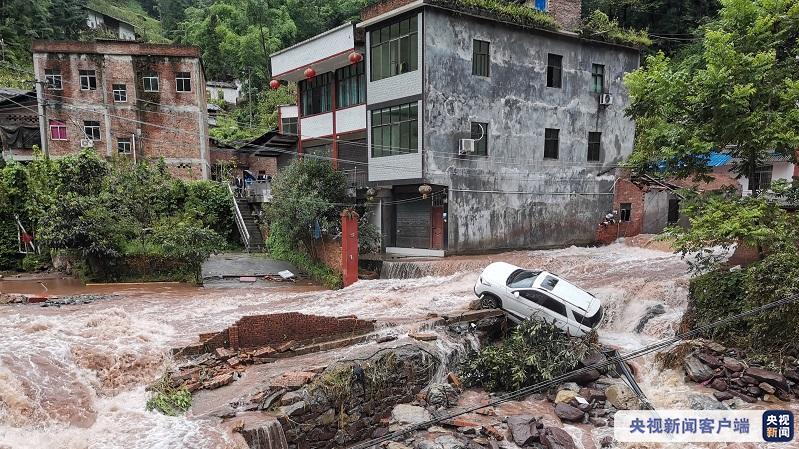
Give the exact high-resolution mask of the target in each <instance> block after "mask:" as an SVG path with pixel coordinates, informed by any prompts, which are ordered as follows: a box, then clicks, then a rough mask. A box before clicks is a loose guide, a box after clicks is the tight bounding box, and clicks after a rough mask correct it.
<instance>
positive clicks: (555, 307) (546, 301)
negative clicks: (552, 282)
mask: <svg viewBox="0 0 799 449" xmlns="http://www.w3.org/2000/svg"><path fill="white" fill-rule="evenodd" d="M519 296H521V297H522V298H525V299H528V300H530V301H532V302H534V303H536V304H538V305H539V306H541V307H545V308H547V309H549V310H551V311H553V312H555V313H557V314H558V315H560V316H563V317H567V316H568V315H566V306H564V305H563V304H561V303H560V302H558V301H556V300H555V299H553V298H551V297H549V296H547V295H545V294H543V293H541V292H538V291H535V290H522V291H521V292H519Z"/></svg>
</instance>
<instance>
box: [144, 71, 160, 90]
mask: <svg viewBox="0 0 799 449" xmlns="http://www.w3.org/2000/svg"><path fill="white" fill-rule="evenodd" d="M141 82H142V87H143V88H144V91H145V92H158V90H159V86H158V74H157V73H146V74H144V76H142V78H141Z"/></svg>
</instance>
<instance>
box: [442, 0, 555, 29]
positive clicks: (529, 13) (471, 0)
mask: <svg viewBox="0 0 799 449" xmlns="http://www.w3.org/2000/svg"><path fill="white" fill-rule="evenodd" d="M429 3H431V4H434V5H439V6H443V7H450V8H453V9H458V10H465V11H468V10H476V12H479V13H483V15H486V13H487V15H489V16H491V17H493V18H495V19H498V20H504V21H507V22H511V23H514V24H517V25H522V26H528V27H532V28H540V29H545V30H557V29H559V28H560V25H558V22H556V21H555V19H553V18H552V17H551V16H550V15H549V14H547V13H545V12H542V11H539V10H537V9H535V8H531V7H529V6H524V5H517V4H513V3H506V2H503V1H499V0H429Z"/></svg>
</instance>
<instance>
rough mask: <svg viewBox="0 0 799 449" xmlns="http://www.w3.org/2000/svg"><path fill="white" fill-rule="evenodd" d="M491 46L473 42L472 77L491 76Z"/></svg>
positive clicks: (486, 43) (482, 42)
mask: <svg viewBox="0 0 799 449" xmlns="http://www.w3.org/2000/svg"><path fill="white" fill-rule="evenodd" d="M490 48H491V44H490V43H488V42H486V41H481V40H478V39H475V40H473V41H472V75H477V76H490V73H491V67H490V66H491V51H490Z"/></svg>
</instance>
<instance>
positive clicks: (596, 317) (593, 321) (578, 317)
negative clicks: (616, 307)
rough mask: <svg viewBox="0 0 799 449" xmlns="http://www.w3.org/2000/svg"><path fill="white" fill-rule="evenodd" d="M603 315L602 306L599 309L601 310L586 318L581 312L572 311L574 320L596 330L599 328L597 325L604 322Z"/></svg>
mask: <svg viewBox="0 0 799 449" xmlns="http://www.w3.org/2000/svg"><path fill="white" fill-rule="evenodd" d="M602 313H603V312H602V307H601V306H600V307H599V309H598V310H597V311H596V313H595V314H593V315H591V316H589V317H586V316H585V315H583V314H582V313H580V312H577V311H576V310H572V314H573V315H574V320H575V321H577V322H578V323H580V324H582V325H583V326H588V327H590V328H594V327H596V326H597V324H599V322H600V321H601V320H602Z"/></svg>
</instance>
